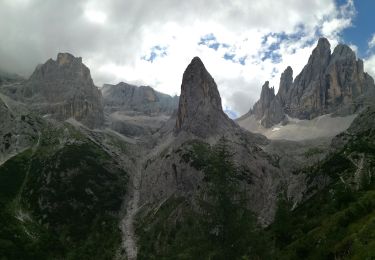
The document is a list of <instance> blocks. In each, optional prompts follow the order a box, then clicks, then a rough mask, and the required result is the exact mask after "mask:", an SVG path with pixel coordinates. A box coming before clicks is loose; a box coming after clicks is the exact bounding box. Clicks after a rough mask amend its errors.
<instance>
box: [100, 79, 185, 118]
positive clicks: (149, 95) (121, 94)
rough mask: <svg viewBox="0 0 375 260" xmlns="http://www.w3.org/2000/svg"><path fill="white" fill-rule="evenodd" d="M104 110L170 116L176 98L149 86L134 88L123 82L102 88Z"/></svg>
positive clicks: (175, 105) (175, 103) (176, 102)
mask: <svg viewBox="0 0 375 260" xmlns="http://www.w3.org/2000/svg"><path fill="white" fill-rule="evenodd" d="M102 94H103V102H104V106H105V108H106V109H107V110H108V111H110V112H114V111H136V112H141V113H143V114H146V115H156V114H160V113H163V114H167V115H171V114H172V113H173V111H174V110H175V109H177V104H178V96H174V97H171V96H169V95H167V94H164V93H160V92H157V91H155V90H154V89H153V88H151V87H149V86H140V87H138V86H134V85H130V84H127V83H124V82H120V83H119V84H117V85H110V84H105V85H104V86H103V88H102Z"/></svg>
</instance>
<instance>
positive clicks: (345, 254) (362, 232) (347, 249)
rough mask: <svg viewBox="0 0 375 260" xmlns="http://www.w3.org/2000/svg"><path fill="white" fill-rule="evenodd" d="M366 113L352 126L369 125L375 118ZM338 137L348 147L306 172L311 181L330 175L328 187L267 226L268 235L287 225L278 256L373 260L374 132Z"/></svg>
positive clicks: (368, 131)
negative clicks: (281, 219) (280, 220)
mask: <svg viewBox="0 0 375 260" xmlns="http://www.w3.org/2000/svg"><path fill="white" fill-rule="evenodd" d="M367 115H368V117H367V118H366V117H365V116H363V117H362V118H359V119H358V120H360V121H358V122H357V123H356V122H355V124H354V126H356V125H358V124H366V121H367V122H373V118H374V114H367ZM362 127H363V126H362ZM341 136H342V137H343V138H344V139H346V141H347V143H346V144H345V145H344V146H343V147H342V148H340V150H339V151H336V152H335V153H333V154H331V155H330V156H329V157H328V158H327V159H326V160H324V161H323V162H322V163H320V164H319V165H317V166H315V167H313V168H310V169H306V172H307V173H308V174H309V175H310V178H311V179H313V178H316V177H317V176H329V177H330V178H331V180H332V182H331V184H330V185H329V186H327V187H326V188H325V189H324V190H322V191H320V192H318V193H317V194H315V195H314V196H313V197H312V198H310V199H309V200H308V201H307V202H305V203H304V204H303V205H302V206H300V207H299V208H297V209H296V210H295V211H293V212H291V213H290V215H289V217H288V218H286V219H287V220H284V223H278V222H277V219H276V222H275V223H274V226H273V227H271V229H270V230H271V231H270V232H271V233H272V229H274V227H275V226H277V225H279V226H280V225H284V226H288V227H291V229H290V230H289V232H288V235H287V237H286V240H284V241H283V243H281V244H282V245H281V246H280V247H279V252H278V254H277V257H278V258H280V259H334V258H336V259H374V258H375V183H374V181H375V179H374V178H375V176H374V175H375V133H374V130H373V129H372V126H371V125H368V129H366V127H363V131H362V130H360V131H358V129H357V131H355V132H349V133H346V134H342V135H341ZM361 158H363V164H362V166H359V165H360V163H359V162H360V161H361ZM353 159H354V160H353ZM355 174H358V175H359V176H360V177H359V178H358V179H357V180H355V177H354V176H355ZM284 239H285V236H284Z"/></svg>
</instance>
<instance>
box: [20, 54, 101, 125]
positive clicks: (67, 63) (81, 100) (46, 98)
mask: <svg viewBox="0 0 375 260" xmlns="http://www.w3.org/2000/svg"><path fill="white" fill-rule="evenodd" d="M22 97H23V99H24V101H26V102H27V103H29V104H30V105H31V108H32V109H33V110H36V111H38V112H39V113H41V114H45V115H50V116H52V117H53V118H55V119H57V120H65V119H68V118H70V117H73V118H75V119H76V120H78V121H80V122H82V123H84V124H85V125H87V126H89V127H98V126H100V125H101V124H102V123H103V119H104V115H103V106H102V96H101V93H100V91H99V89H98V88H97V87H96V86H95V85H94V83H93V81H92V78H91V75H90V70H89V69H88V68H87V67H86V66H85V65H84V64H83V63H82V58H76V57H74V56H73V55H71V54H69V53H59V54H58V55H57V60H52V59H49V60H48V61H47V62H46V63H44V64H43V65H39V66H38V67H37V68H36V69H35V71H34V73H33V74H32V75H31V77H30V79H29V80H28V81H27V82H26V83H25V85H24V87H23V89H22Z"/></svg>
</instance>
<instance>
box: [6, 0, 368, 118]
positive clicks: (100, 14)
mask: <svg viewBox="0 0 375 260" xmlns="http://www.w3.org/2000/svg"><path fill="white" fill-rule="evenodd" d="M374 13H375V1H372V0H306V1H301V0H278V1H274V0H262V1H258V0H232V1H228V0H216V1H215V0H189V1H178V0H159V1H150V0H133V1H130V0H108V1H102V0H65V1H61V0H48V1H46V0H0V35H1V42H0V70H2V71H6V72H11V73H17V74H20V75H22V76H24V77H28V76H29V75H30V74H31V73H32V72H33V70H34V69H35V67H36V65H37V64H40V63H44V62H45V61H46V60H48V59H49V58H53V59H56V56H57V53H59V52H69V53H71V54H73V55H75V56H79V57H82V58H83V62H84V63H85V64H86V65H87V66H88V67H89V68H90V70H91V76H92V77H93V79H94V82H95V84H96V85H97V86H99V87H101V86H102V84H103V83H110V84H117V83H118V82H120V81H124V82H128V83H132V84H136V85H149V86H151V87H153V88H155V89H156V90H158V91H161V92H164V93H167V94H170V95H176V94H177V95H179V93H180V86H181V80H182V74H183V72H184V70H185V68H186V67H187V65H188V64H189V63H190V61H191V59H192V58H193V57H195V56H199V57H200V58H201V59H202V61H203V63H204V64H205V66H206V68H207V70H208V71H209V72H210V73H211V75H212V76H213V77H214V79H215V81H216V83H217V85H218V88H219V91H220V94H221V98H222V103H223V109H224V110H225V111H227V113H228V114H229V115H230V116H231V117H232V118H234V117H237V116H240V115H242V114H244V113H246V112H247V111H248V110H249V109H250V107H251V106H252V105H253V104H254V102H255V101H256V100H257V99H258V98H259V95H260V90H261V87H262V85H263V83H264V82H265V81H267V80H268V81H270V85H271V86H274V87H275V89H276V90H277V89H278V85H279V79H280V75H281V73H282V72H283V71H284V70H285V69H286V67H287V66H291V67H292V68H293V71H294V73H293V74H294V77H295V76H296V75H298V73H299V72H300V71H301V70H302V68H303V66H304V65H305V64H306V63H307V60H308V57H309V55H310V54H311V51H312V49H313V48H314V47H315V45H316V43H317V40H318V39H319V37H322V36H324V37H326V38H328V40H329V41H330V43H331V49H332V50H333V48H334V47H335V46H336V45H337V44H338V43H346V44H348V45H349V46H351V47H352V48H353V49H354V50H355V51H356V53H357V55H358V57H360V58H362V59H364V61H365V70H366V71H368V72H369V73H370V74H371V75H373V76H375V27H374V26H373V24H375V18H374V16H373V14H374Z"/></svg>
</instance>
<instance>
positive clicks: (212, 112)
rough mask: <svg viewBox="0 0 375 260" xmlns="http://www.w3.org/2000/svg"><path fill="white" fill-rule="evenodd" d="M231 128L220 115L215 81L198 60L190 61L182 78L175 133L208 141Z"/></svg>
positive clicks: (230, 123) (226, 118) (232, 124)
mask: <svg viewBox="0 0 375 260" xmlns="http://www.w3.org/2000/svg"><path fill="white" fill-rule="evenodd" d="M234 126H235V123H234V122H233V121H232V120H230V119H229V118H228V116H227V115H226V114H225V113H224V112H223V109H222V106H221V98H220V94H219V91H218V89H217V86H216V83H215V81H214V79H213V78H212V77H211V75H210V73H208V71H207V70H206V68H205V66H204V64H203V62H202V61H201V60H200V58H198V57H195V58H193V60H192V61H191V63H190V64H189V66H188V67H187V68H186V70H185V72H184V75H183V78H182V84H181V96H180V101H179V106H178V112H177V120H176V125H175V133H179V132H181V131H186V132H190V133H192V134H194V135H196V136H199V137H208V136H210V135H215V134H221V133H224V132H225V131H226V129H227V128H228V127H234Z"/></svg>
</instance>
